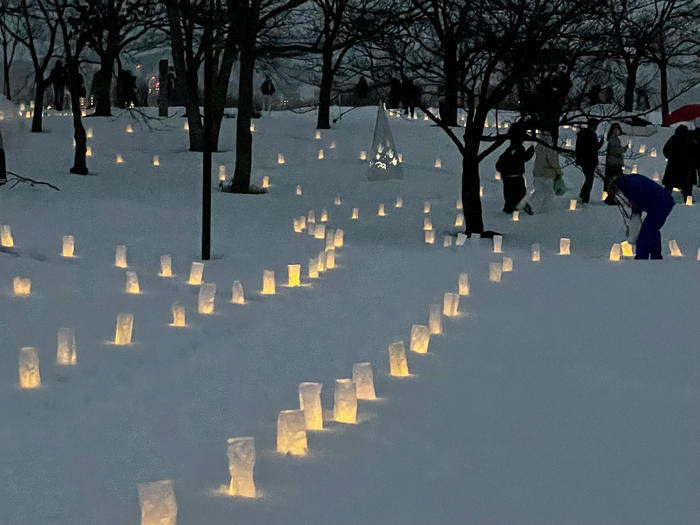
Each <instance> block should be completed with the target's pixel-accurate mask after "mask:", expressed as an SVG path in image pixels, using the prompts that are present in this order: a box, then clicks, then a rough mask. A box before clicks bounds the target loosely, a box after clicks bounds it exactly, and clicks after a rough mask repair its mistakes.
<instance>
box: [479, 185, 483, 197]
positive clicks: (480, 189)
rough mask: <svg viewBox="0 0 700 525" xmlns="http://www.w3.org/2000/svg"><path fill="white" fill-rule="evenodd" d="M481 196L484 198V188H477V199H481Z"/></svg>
mask: <svg viewBox="0 0 700 525" xmlns="http://www.w3.org/2000/svg"><path fill="white" fill-rule="evenodd" d="M483 196H484V187H483V186H479V197H483Z"/></svg>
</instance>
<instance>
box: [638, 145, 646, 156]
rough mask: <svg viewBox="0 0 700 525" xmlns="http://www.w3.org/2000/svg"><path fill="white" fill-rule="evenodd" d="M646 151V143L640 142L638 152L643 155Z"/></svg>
mask: <svg viewBox="0 0 700 525" xmlns="http://www.w3.org/2000/svg"><path fill="white" fill-rule="evenodd" d="M646 151H647V146H646V144H640V145H639V154H640V155H644V154H645V153H646Z"/></svg>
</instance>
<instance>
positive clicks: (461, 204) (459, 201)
mask: <svg viewBox="0 0 700 525" xmlns="http://www.w3.org/2000/svg"><path fill="white" fill-rule="evenodd" d="M456 208H457V209H458V210H463V209H464V204H463V203H462V199H461V198H460V199H457V204H456Z"/></svg>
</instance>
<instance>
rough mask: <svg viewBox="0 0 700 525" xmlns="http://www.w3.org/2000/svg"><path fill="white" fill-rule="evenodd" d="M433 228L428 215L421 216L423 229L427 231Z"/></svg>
mask: <svg viewBox="0 0 700 525" xmlns="http://www.w3.org/2000/svg"><path fill="white" fill-rule="evenodd" d="M432 229H433V222H432V220H431V219H430V217H424V218H423V230H424V231H428V230H432Z"/></svg>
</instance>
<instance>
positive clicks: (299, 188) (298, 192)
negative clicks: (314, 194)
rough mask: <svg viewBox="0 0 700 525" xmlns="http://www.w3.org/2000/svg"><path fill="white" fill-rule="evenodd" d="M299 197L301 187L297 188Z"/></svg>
mask: <svg viewBox="0 0 700 525" xmlns="http://www.w3.org/2000/svg"><path fill="white" fill-rule="evenodd" d="M297 195H301V186H297Z"/></svg>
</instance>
